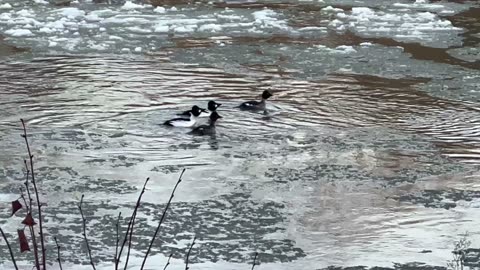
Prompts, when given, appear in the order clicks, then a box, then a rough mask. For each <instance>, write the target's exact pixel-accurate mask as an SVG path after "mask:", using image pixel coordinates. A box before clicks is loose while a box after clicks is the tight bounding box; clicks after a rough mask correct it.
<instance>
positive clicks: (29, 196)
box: [23, 159, 33, 212]
mask: <svg viewBox="0 0 480 270" xmlns="http://www.w3.org/2000/svg"><path fill="white" fill-rule="evenodd" d="M23 163H24V164H25V170H27V176H26V178H25V183H24V184H25V189H26V190H27V196H28V202H29V206H30V209H32V204H33V199H32V195H31V194H30V188H29V187H28V176H29V175H30V170H29V169H28V164H27V160H25V159H24V160H23ZM27 212H28V211H27Z"/></svg>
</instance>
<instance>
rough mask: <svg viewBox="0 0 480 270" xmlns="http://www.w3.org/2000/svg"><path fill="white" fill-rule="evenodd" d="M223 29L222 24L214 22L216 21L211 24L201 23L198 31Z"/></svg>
mask: <svg viewBox="0 0 480 270" xmlns="http://www.w3.org/2000/svg"><path fill="white" fill-rule="evenodd" d="M221 30H222V26H221V25H219V24H214V23H209V24H204V25H201V26H200V27H199V28H198V31H202V32H207V31H208V32H217V31H221Z"/></svg>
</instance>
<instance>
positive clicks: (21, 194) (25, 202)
mask: <svg viewBox="0 0 480 270" xmlns="http://www.w3.org/2000/svg"><path fill="white" fill-rule="evenodd" d="M20 197H21V198H22V200H23V203H24V204H25V210H27V213H29V212H30V207H28V204H27V200H26V199H25V196H24V195H23V188H20Z"/></svg>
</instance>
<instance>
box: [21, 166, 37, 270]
mask: <svg viewBox="0 0 480 270" xmlns="http://www.w3.org/2000/svg"><path fill="white" fill-rule="evenodd" d="M23 164H25V170H26V176H25V183H24V184H25V189H26V190H27V196H28V202H29V204H27V201H26V199H25V197H24V196H23V190H21V189H20V191H21V196H22V199H23V201H24V203H25V208H26V209H27V214H28V213H30V214H31V213H32V212H31V211H32V210H33V208H32V204H33V199H32V194H31V193H30V188H29V187H28V176H29V175H30V170H29V169H28V164H27V160H25V159H24V160H23ZM28 231H29V232H30V237H32V242H33V257H34V258H35V267H36V268H37V270H40V259H39V256H38V243H37V237H36V236H35V231H34V230H33V227H30V226H29V227H28Z"/></svg>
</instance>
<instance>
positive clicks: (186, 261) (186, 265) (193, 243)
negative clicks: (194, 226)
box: [185, 236, 197, 270]
mask: <svg viewBox="0 0 480 270" xmlns="http://www.w3.org/2000/svg"><path fill="white" fill-rule="evenodd" d="M196 239H197V237H196V236H194V237H193V241H192V244H191V245H190V248H189V249H188V252H187V257H186V258H185V270H188V269H189V267H188V263H189V259H190V253H191V252H192V248H193V245H195V240H196Z"/></svg>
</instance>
